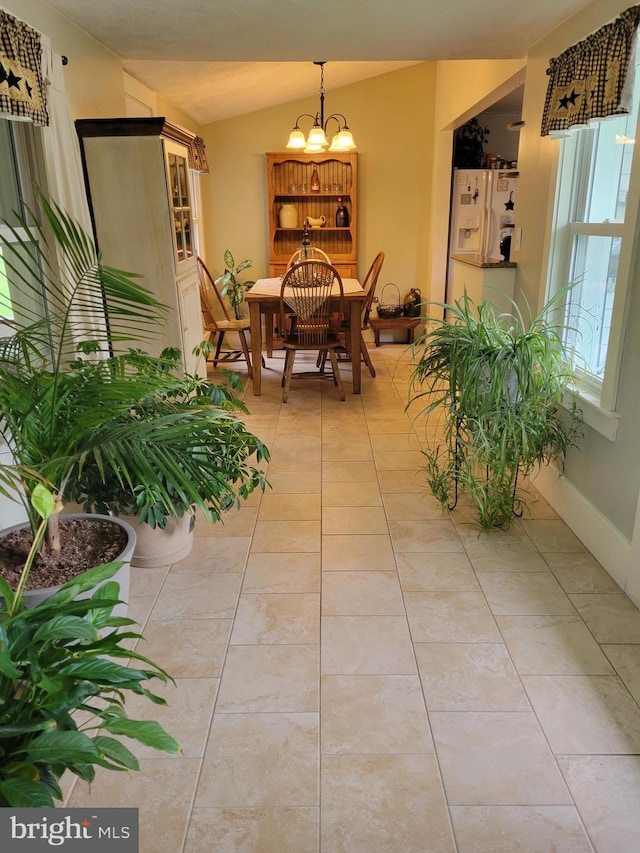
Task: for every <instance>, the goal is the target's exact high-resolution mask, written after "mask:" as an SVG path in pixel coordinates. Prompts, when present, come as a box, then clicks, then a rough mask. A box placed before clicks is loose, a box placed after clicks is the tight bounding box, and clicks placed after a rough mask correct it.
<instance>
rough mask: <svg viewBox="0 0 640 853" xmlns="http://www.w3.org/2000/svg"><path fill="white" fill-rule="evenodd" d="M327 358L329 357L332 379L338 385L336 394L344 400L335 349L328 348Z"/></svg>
mask: <svg viewBox="0 0 640 853" xmlns="http://www.w3.org/2000/svg"><path fill="white" fill-rule="evenodd" d="M329 358H330V359H331V367H332V368H333V381H334V382H335V383H336V385H337V386H338V395H339V397H340V399H341V400H343V401H344V399H345V395H344V385H343V384H342V377H341V376H340V370H339V368H338V356H337V355H336V351H335V349H330V350H329Z"/></svg>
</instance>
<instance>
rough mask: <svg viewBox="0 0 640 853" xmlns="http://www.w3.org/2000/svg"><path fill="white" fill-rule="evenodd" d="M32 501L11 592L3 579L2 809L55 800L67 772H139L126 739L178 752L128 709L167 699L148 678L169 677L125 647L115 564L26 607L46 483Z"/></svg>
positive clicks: (47, 508) (49, 502)
mask: <svg viewBox="0 0 640 853" xmlns="http://www.w3.org/2000/svg"><path fill="white" fill-rule="evenodd" d="M32 501H33V511H34V514H35V515H37V516H38V518H39V519H40V522H39V524H38V527H37V529H36V534H35V537H34V542H33V546H32V549H31V552H30V553H29V556H28V558H27V560H26V563H25V566H24V569H23V572H22V577H21V579H20V583H19V585H18V588H17V589H16V590H15V592H14V591H13V590H11V588H10V587H9V585H8V584H7V583H6V581H5V580H4V579H3V578H2V577H0V807H13V808H26V807H31V808H33V807H40V808H41V807H52V806H54V805H55V802H56V800H58V801H60V800H62V796H63V795H62V791H61V788H60V784H59V780H60V777H61V776H62V774H63V773H64V772H65V771H69V772H70V773H72V774H74V775H75V776H77V777H79V778H80V779H84V780H86V781H88V782H91V781H92V780H93V779H94V777H95V768H96V767H105V768H108V769H110V770H120V771H124V770H138V769H139V764H138V760H137V758H136V757H135V755H134V754H133V753H132V752H131V750H130V749H129V748H128V747H127V746H126V745H125V743H123V742H122V740H121V739H120V738H122V737H125V738H130V739H132V740H135V741H138V742H139V743H142V744H145V745H147V746H151V747H154V748H156V749H159V750H163V751H165V752H169V753H178V752H179V751H180V747H179V745H178V743H177V742H176V741H175V740H174V738H172V737H171V736H170V735H169V734H167V732H165V731H164V729H163V728H162V727H161V726H160V725H159V724H158V723H157V722H154V721H150V720H132V719H130V718H129V717H128V716H127V713H126V711H125V699H126V697H127V695H128V694H137V695H142V696H146V697H147V698H148V699H149V700H150V701H151V702H154V703H155V704H157V705H164V704H166V702H165V700H164V699H162V698H161V697H159V696H157V695H155V694H154V693H152V692H151V690H150V689H149V687H148V683H149V682H150V681H151V680H152V679H158V680H159V681H160V682H167V681H168V680H172V679H170V677H169V676H168V675H167V673H166V672H165V671H164V670H163V669H161V668H160V667H159V666H157V664H155V663H153V662H152V661H150V660H149V659H148V658H146V657H144V656H143V655H141V654H139V653H138V652H135V651H131V648H130V643H131V641H137V640H139V639H141V635H140V634H138V633H137V632H136V631H133V630H130V626H132V625H133V624H134V622H133V620H132V619H128V618H125V617H115V616H114V615H113V610H114V608H115V607H116V605H117V604H118V603H119V601H118V594H119V589H118V584H117V583H115V582H113V581H112V580H111V578H112V577H113V576H114V574H115V573H116V572H117V571H118V569H119V567H120V563H108V564H105V565H102V566H97V567H95V568H93V569H90V570H89V571H87V572H84V573H83V574H81V575H78V576H77V577H76V578H75V579H74V580H72V581H69V582H68V583H66V584H65V585H64V586H63V587H62V588H61V589H60V590H59V591H58V592H56V593H55V594H54V595H52V596H50V597H49V598H47V599H46V600H45V601H43V602H41V603H40V604H37V605H36V606H35V607H27V606H26V605H25V602H24V597H23V592H24V589H25V586H26V583H27V579H28V577H29V572H30V571H31V568H32V565H33V561H34V559H35V556H36V553H37V550H38V547H39V544H40V542H41V541H42V539H43V537H44V534H45V528H46V526H47V522H48V521H49V519H50V518H51V517H52V516H53V515H54V514H56V512H57V510H58V508H59V504H57V502H56V501H55V499H54V497H53V496H52V495H51V494H50V493H49V492H48V491H47V490H46V489H45V488H44V486H42V485H37V486H36V487H35V488H34V490H33V493H32ZM82 596H87V597H82ZM125 642H126V643H127V646H126V647H125V645H124V644H125Z"/></svg>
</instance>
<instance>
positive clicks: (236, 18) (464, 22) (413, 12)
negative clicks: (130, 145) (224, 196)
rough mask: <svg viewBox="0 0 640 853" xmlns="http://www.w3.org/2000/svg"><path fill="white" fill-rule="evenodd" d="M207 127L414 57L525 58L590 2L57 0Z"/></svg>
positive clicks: (388, 68)
mask: <svg viewBox="0 0 640 853" xmlns="http://www.w3.org/2000/svg"><path fill="white" fill-rule="evenodd" d="M47 2H48V4H49V5H50V6H52V7H53V8H55V9H57V10H58V11H60V12H62V13H63V14H64V15H66V16H67V17H68V18H70V19H71V20H72V21H74V22H75V23H76V24H78V26H79V27H81V29H83V30H84V31H85V32H87V33H89V34H90V35H91V36H93V37H94V38H95V39H96V40H97V41H99V42H101V43H102V44H103V45H105V46H106V47H107V48H109V49H110V50H111V51H113V52H114V53H115V54H117V55H118V56H120V57H121V58H122V60H123V65H124V68H125V70H126V71H128V72H129V73H130V74H131V75H133V76H134V77H135V78H136V79H138V80H140V82H142V83H144V84H145V85H146V86H148V87H149V88H151V89H153V90H154V91H156V92H157V93H158V94H159V95H160V96H161V97H162V98H164V99H165V100H167V101H169V102H170V103H172V104H174V105H176V106H178V107H180V108H181V109H182V110H183V111H184V112H185V113H187V114H188V115H189V116H191V118H192V119H193V120H194V121H196V122H197V123H198V124H201V125H204V124H208V123H209V122H212V121H217V120H219V119H223V118H230V117H233V116H234V115H241V114H243V113H247V112H253V111H254V110H258V109H262V108H265V107H270V106H274V105H276V104H280V103H286V102H288V101H292V100H297V99H299V98H303V97H308V96H311V95H314V94H317V92H318V87H319V72H318V68H317V67H316V66H314V65H313V61H314V60H326V61H327V63H328V64H327V66H326V68H325V88H326V90H327V92H329V91H331V90H332V89H335V88H337V87H339V86H344V85H347V84H348V83H353V82H356V81H358V80H363V79H365V78H367V77H372V76H376V75H378V74H385V73H387V72H388V71H392V70H395V69H396V68H401V67H404V66H405V65H410V64H413V63H415V62H424V61H425V60H436V59H514V58H519V57H524V56H525V55H526V53H527V51H528V49H529V47H530V46H531V45H532V44H534V43H535V42H536V41H538V40H539V39H540V38H542V37H543V36H544V35H546V34H547V33H548V32H550V31H551V30H553V29H554V28H555V27H557V26H558V25H559V24H561V23H562V22H564V21H565V20H567V19H568V18H570V17H571V16H572V15H573V14H575V13H576V12H577V11H579V10H580V9H582V8H584V7H585V6H587V5H589V3H590V2H591V0H562V2H558V0H535V2H531V0H510V2H508V3H506V2H505V0H483V2H482V3H478V0H446V2H445V0H347V2H345V0H143V2H133V3H132V2H131V0H47Z"/></svg>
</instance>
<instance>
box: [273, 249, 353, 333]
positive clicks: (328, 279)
mask: <svg viewBox="0 0 640 853" xmlns="http://www.w3.org/2000/svg"><path fill="white" fill-rule="evenodd" d="M336 290H337V293H336ZM336 297H337V299H338V307H337V314H338V315H339V317H340V318H344V290H343V286H342V279H341V278H340V274H339V273H338V271H337V270H336V269H335V268H334V267H332V266H331V264H327V263H325V262H324V261H310V260H307V261H301V262H300V263H299V264H295V265H294V266H292V267H290V268H289V269H288V270H287V272H286V273H285V275H284V277H283V279H282V286H281V288H280V322H281V328H283V329H284V328H286V325H285V320H286V317H287V316H291V315H292V314H293V315H294V318H293V322H292V323H290V325H289V331H288V332H287V340H286V342H287V343H288V344H291V345H294V346H299V347H300V348H306V349H315V348H320V349H321V348H322V347H323V346H324V345H326V344H327V341H328V339H329V334H330V332H332V331H333V330H335V323H334V322H333V318H334V317H335V314H336V307H335V302H336Z"/></svg>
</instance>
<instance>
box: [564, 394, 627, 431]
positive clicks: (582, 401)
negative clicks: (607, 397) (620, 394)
mask: <svg viewBox="0 0 640 853" xmlns="http://www.w3.org/2000/svg"><path fill="white" fill-rule="evenodd" d="M573 402H575V403H576V405H577V406H578V408H579V409H580V411H581V412H582V420H583V421H584V423H585V424H587V425H588V426H590V427H591V428H592V429H594V430H595V431H596V432H599V433H600V435H603V436H604V437H605V438H606V439H608V440H609V441H615V440H616V438H617V436H618V426H619V424H620V415H619V414H618V412H610V411H608V410H607V409H603V408H602V406H601V405H600V403H599V401H598V398H597V397H596V396H595V394H590V393H589V392H588V391H586V390H585V389H584V388H577V387H574V388H572V389H568V390H567V391H565V397H564V401H563V404H564V406H565V407H566V408H569V407H570V406H571V405H572V403H573Z"/></svg>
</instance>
